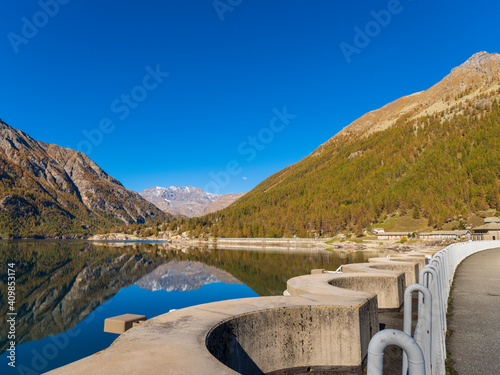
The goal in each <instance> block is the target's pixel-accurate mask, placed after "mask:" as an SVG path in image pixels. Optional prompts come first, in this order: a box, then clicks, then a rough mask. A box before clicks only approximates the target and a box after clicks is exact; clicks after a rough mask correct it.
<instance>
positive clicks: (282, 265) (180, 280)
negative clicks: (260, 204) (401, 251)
mask: <svg viewBox="0 0 500 375" xmlns="http://www.w3.org/2000/svg"><path fill="white" fill-rule="evenodd" d="M383 255H384V253H381V252H374V253H368V252H338V251H336V252H329V251H314V250H298V251H291V250H290V251H286V252H285V251H282V252H278V251H269V250H266V251H247V250H220V249H209V248H183V249H182V250H178V249H173V248H170V247H169V246H168V245H166V244H159V243H127V244H123V243H122V244H109V243H108V244H95V243H87V242H83V241H82V242H70V241H60V242H57V241H0V264H1V270H0V285H1V287H2V288H1V293H0V298H1V300H0V314H1V316H2V320H1V321H0V339H1V341H0V353H3V354H2V355H1V357H0V373H1V374H40V373H43V372H46V371H50V370H52V369H54V368H57V367H60V366H63V365H65V364H67V363H70V362H73V361H76V360H78V359H80V358H83V357H86V356H88V355H92V354H94V353H96V352H98V351H100V350H102V349H105V348H107V347H108V346H109V345H110V344H111V343H112V342H113V341H114V340H115V339H116V338H117V337H118V335H115V334H110V333H104V332H103V327H104V319H106V318H108V317H112V316H116V315H121V314H125V313H132V314H142V315H146V316H147V318H148V319H149V318H152V317H154V316H157V315H160V314H164V313H167V312H168V311H170V310H171V309H180V308H183V307H188V306H193V305H197V304H201V303H208V302H214V301H220V300H224V299H233V298H245V297H256V296H269V295H282V293H283V291H284V290H285V289H286V281H287V280H288V279H289V278H291V277H294V276H298V275H303V274H307V273H309V272H310V270H311V269H313V268H325V269H330V270H335V269H337V268H338V267H339V266H340V265H342V264H347V263H357V262H364V261H366V260H367V259H368V258H369V257H377V256H383ZM11 263H14V270H15V273H16V274H15V276H16V290H15V293H16V301H15V306H14V308H15V311H14V312H15V313H17V315H16V317H15V318H16V319H15V321H16V324H15V335H16V338H15V341H16V367H15V368H12V367H10V366H8V363H9V360H8V358H7V355H8V352H6V350H7V349H8V348H9V342H10V340H8V339H7V334H8V332H9V328H10V325H9V323H8V322H7V319H8V318H9V317H10V316H8V315H7V314H8V313H9V312H10V310H9V307H10V305H9V304H8V295H7V280H8V270H7V268H8V264H11Z"/></svg>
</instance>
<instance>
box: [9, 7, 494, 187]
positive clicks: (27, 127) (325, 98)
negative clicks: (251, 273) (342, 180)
mask: <svg viewBox="0 0 500 375" xmlns="http://www.w3.org/2000/svg"><path fill="white" fill-rule="evenodd" d="M55 1H56V0H41V2H37V1H3V2H2V3H1V4H0V14H2V22H1V23H0V118H2V119H3V120H4V121H6V122H7V123H9V124H10V125H12V126H13V127H16V128H19V129H21V130H23V131H25V132H27V133H28V134H29V135H31V136H32V137H33V138H35V139H38V140H42V141H45V142H50V143H56V144H59V145H61V146H64V147H71V148H77V149H80V150H81V151H84V152H86V153H87V154H88V155H89V156H90V157H91V158H92V159H93V160H94V161H95V162H96V163H97V164H99V165H100V166H102V167H103V168H104V169H105V170H106V171H107V172H108V173H109V174H111V175H112V176H114V177H116V178H118V179H119V180H120V181H121V182H122V183H123V184H124V185H125V186H126V187H127V188H129V189H132V190H136V191H140V190H142V189H144V188H147V187H151V186H155V185H160V186H170V185H177V186H180V185H191V186H199V187H202V188H208V190H210V191H212V192H220V193H228V192H240V191H247V190H250V189H251V188H253V187H254V186H255V185H257V184H258V183H259V182H261V181H262V180H264V179H265V178H266V177H268V176H269V175H271V174H272V173H274V172H277V171H278V170H280V169H282V168H284V167H286V166H288V165H290V164H292V163H295V162H297V161H299V160H300V159H302V158H303V157H305V156H306V155H308V154H310V153H311V152H312V151H313V150H314V149H315V148H316V147H317V146H319V145H320V144H321V143H323V142H325V141H327V140H328V139H329V138H331V137H332V136H333V135H335V134H336V133H337V132H338V131H340V130H341V129H342V128H343V127H345V126H346V125H348V124H349V123H350V122H352V121H353V120H355V119H356V118H358V117H359V116H361V115H363V114H364V113H366V112H367V111H370V110H373V109H376V108H378V107H381V106H383V105H384V104H386V103H387V102H390V101H392V100H394V99H397V98H398V97H400V96H403V95H407V94H411V93H413V92H416V91H421V90H424V89H427V88H428V87H430V86H431V85H433V84H434V83H436V82H437V81H439V80H440V79H441V78H443V77H444V76H445V75H446V74H448V73H449V72H450V70H451V69H452V68H453V67H455V66H457V65H459V64H461V63H463V62H464V61H465V60H466V59H467V58H469V57H470V56H471V55H472V54H474V53H476V52H479V51H483V50H486V51H488V52H500V38H499V37H498V31H499V28H498V14H500V3H498V2H493V1H486V0H478V1H475V2H471V1H464V0H457V1H453V2H450V1H443V0H437V1H436V0H413V1H410V0H401V1H400V2H398V1H397V0H391V1H378V0H377V1H376V0H370V1H368V0H364V1H350V0H349V1H347V0H345V1H324V0H307V1H306V0H302V1H297V0H287V1H284V0H282V1H277V0H276V1H273V0H220V1H216V2H214V1H212V0H209V1H202V0H198V1H195V0H193V1H188V0H142V1H138V0H137V1H132V0H122V1H96V0H85V1H83V0H59V2H57V3H55ZM61 3H62V4H61ZM44 4H45V5H44ZM55 4H57V6H56V5H55ZM214 4H215V6H214ZM231 4H232V5H231ZM216 7H217V9H216ZM374 12H375V13H374ZM380 12H381V13H380ZM388 12H389V13H388ZM377 14H378V16H377ZM388 14H390V19H389V17H388ZM377 18H378V21H376V20H375V19H377ZM355 28H359V29H355ZM355 30H363V31H364V32H368V33H369V34H370V35H371V36H368V38H369V40H367V39H366V37H365V38H363V37H358V38H357V39H356V40H355V36H356V35H357V33H358V31H355ZM342 43H344V44H342ZM347 45H349V47H346V46H347ZM341 46H343V47H344V49H345V50H346V51H348V52H346V53H344V52H343V51H342V48H341ZM353 51H355V52H353ZM346 56H347V58H346ZM348 60H350V62H349V61H348ZM167 73H168V75H167ZM285 107H286V111H285ZM284 112H285V113H286V115H284ZM277 114H278V115H280V116H281V117H282V119H283V120H284V121H282V120H280V119H279V117H280V116H277ZM292 115H296V116H295V117H294V116H292ZM100 127H101V128H100ZM85 132H87V133H86V134H87V135H89V137H90V139H89V137H87V136H86V135H85ZM249 137H250V138H249ZM91 141H92V142H93V143H94V144H92V143H91ZM211 180H215V181H216V182H218V185H219V187H215V185H213V184H211V183H210V181H211Z"/></svg>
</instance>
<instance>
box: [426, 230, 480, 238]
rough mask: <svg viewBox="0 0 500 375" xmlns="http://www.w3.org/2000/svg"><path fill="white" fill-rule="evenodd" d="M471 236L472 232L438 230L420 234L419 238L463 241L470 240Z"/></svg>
mask: <svg viewBox="0 0 500 375" xmlns="http://www.w3.org/2000/svg"><path fill="white" fill-rule="evenodd" d="M470 235H471V231H470V230H450V231H447V230H436V231H433V232H423V233H419V235H418V238H419V239H421V240H461V239H467V238H469V237H470Z"/></svg>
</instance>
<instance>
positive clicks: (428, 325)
mask: <svg viewBox="0 0 500 375" xmlns="http://www.w3.org/2000/svg"><path fill="white" fill-rule="evenodd" d="M498 247H500V241H469V242H461V243H456V244H452V245H450V246H448V247H446V248H445V249H443V250H441V251H439V252H437V253H436V254H434V256H433V257H432V258H431V259H430V262H429V264H428V265H426V266H425V267H424V268H423V269H422V270H420V273H419V284H412V285H409V286H408V288H407V290H406V292H405V305H404V327H405V328H404V330H405V332H406V334H405V336H401V335H393V337H392V340H393V341H394V344H397V345H400V346H401V345H402V344H405V345H410V346H411V345H413V342H410V341H409V339H410V340H413V341H414V342H415V344H416V345H418V346H419V348H420V349H421V351H422V356H423V358H424V361H425V366H424V370H423V371H424V372H422V369H421V367H420V366H419V367H418V368H416V367H415V366H414V365H413V364H412V360H411V359H410V358H409V355H408V352H407V351H406V350H405V353H406V354H405V357H404V359H403V375H406V374H409V375H415V374H419V375H420V374H427V375H445V374H446V368H445V359H446V341H445V340H446V329H447V325H446V312H447V310H448V297H449V295H450V289H451V285H452V283H453V277H454V275H455V270H456V268H457V266H458V265H459V264H460V263H461V262H462V261H463V260H464V259H465V258H467V257H468V256H470V255H472V254H475V253H477V252H480V251H483V250H488V249H494V248H498ZM415 290H417V291H419V292H420V293H419V304H418V321H417V325H416V327H415V333H414V337H413V338H412V337H411V335H410V334H411V294H412V292H413V291H415ZM408 301H409V302H408ZM390 331H393V330H390ZM381 332H384V331H381ZM381 332H380V333H381ZM397 332H400V331H397ZM401 333H403V332H401ZM375 337H377V335H375V336H373V338H372V340H373V339H375ZM398 340H400V341H401V342H399V341H398ZM371 345H372V343H371V341H370V346H371ZM406 355H408V358H407V356H406ZM370 358H372V359H371V360H370ZM378 361H379V359H378V357H377V358H373V356H372V357H370V353H369V354H368V374H382V372H378V367H379V363H378Z"/></svg>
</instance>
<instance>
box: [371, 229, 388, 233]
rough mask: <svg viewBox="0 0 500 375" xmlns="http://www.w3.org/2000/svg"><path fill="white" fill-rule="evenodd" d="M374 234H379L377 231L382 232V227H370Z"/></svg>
mask: <svg viewBox="0 0 500 375" xmlns="http://www.w3.org/2000/svg"><path fill="white" fill-rule="evenodd" d="M372 230H373V231H374V232H375V233H376V234H379V233H384V232H385V230H384V229H383V228H373V229H372Z"/></svg>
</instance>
